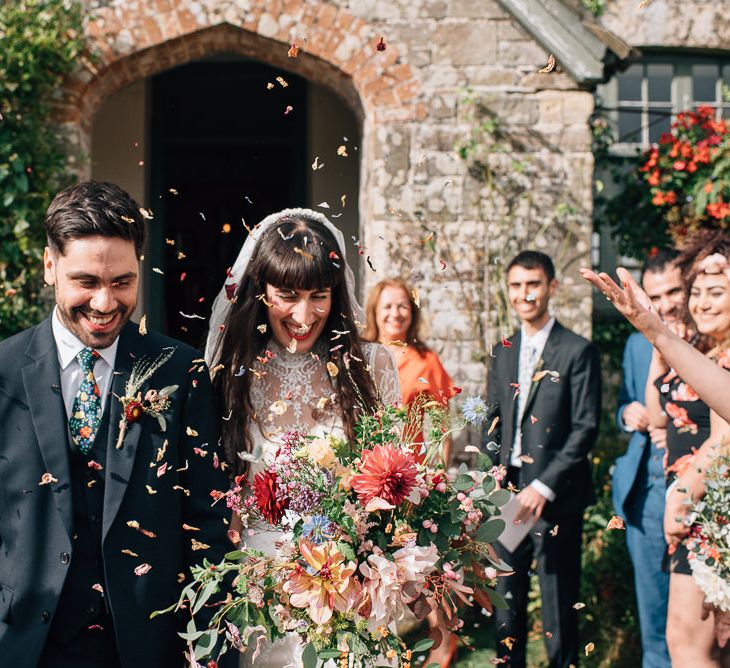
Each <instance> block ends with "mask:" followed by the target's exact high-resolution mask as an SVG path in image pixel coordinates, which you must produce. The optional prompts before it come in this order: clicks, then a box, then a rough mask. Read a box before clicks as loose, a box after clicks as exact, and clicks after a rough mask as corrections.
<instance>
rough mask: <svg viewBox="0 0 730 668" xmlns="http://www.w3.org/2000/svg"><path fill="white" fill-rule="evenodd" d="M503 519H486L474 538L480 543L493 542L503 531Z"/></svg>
mask: <svg viewBox="0 0 730 668" xmlns="http://www.w3.org/2000/svg"><path fill="white" fill-rule="evenodd" d="M505 526H507V525H506V524H505V521H504V520H502V519H499V518H497V519H492V520H487V521H486V522H484V524H482V525H481V526H480V527H479V528H478V529H477V532H476V539H477V540H478V541H480V542H482V543H493V542H494V541H495V540H497V538H499V536H500V535H501V534H502V532H503V531H504V528H505Z"/></svg>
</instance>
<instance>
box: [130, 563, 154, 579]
mask: <svg viewBox="0 0 730 668" xmlns="http://www.w3.org/2000/svg"><path fill="white" fill-rule="evenodd" d="M151 570H152V566H150V565H149V564H140V565H139V566H137V568H135V569H134V574H135V575H137V576H140V575H145V574H146V573H149V572H150V571H151Z"/></svg>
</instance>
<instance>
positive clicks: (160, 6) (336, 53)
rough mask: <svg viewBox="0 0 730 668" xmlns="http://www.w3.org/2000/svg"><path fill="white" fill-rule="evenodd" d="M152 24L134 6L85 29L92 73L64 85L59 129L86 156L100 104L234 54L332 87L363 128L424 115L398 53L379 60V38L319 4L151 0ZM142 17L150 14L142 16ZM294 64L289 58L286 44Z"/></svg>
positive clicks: (102, 13)
mask: <svg viewBox="0 0 730 668" xmlns="http://www.w3.org/2000/svg"><path fill="white" fill-rule="evenodd" d="M150 4H152V5H153V6H156V10H157V11H156V12H155V13H154V15H152V16H151V15H149V14H148V13H146V12H145V10H142V9H139V10H137V9H136V7H138V5H136V3H134V4H133V3H119V4H116V3H113V4H111V5H109V6H106V7H101V8H98V9H96V10H95V11H94V15H93V18H92V20H90V21H89V23H88V24H87V28H86V31H87V34H88V35H89V37H90V39H91V47H92V51H93V52H95V53H96V54H98V58H97V59H96V61H95V62H94V63H93V64H88V63H87V64H85V66H84V67H83V68H80V69H79V70H78V71H77V72H76V73H75V74H74V75H73V76H72V77H71V78H70V79H69V80H68V81H67V82H66V85H65V87H64V90H63V102H62V103H60V104H59V106H58V120H59V121H60V123H62V124H63V125H65V126H66V128H68V130H70V132H71V133H72V134H75V135H76V136H77V138H78V142H79V144H80V145H81V147H82V148H88V137H89V130H90V127H91V124H92V122H93V119H94V116H95V114H96V112H97V110H98V109H99V106H100V105H101V103H102V102H103V101H104V99H106V98H107V97H108V96H109V95H111V94H113V93H115V92H116V91H118V90H120V89H122V88H124V87H125V86H127V85H129V84H131V83H133V82H135V81H138V80H140V79H144V78H146V77H149V76H152V75H154V74H157V73H158V72H161V71H163V70H166V69H169V68H171V67H175V66H177V65H181V64H185V63H188V62H191V61H194V60H198V59H201V58H205V57H207V56H212V55H215V54H219V53H234V54H238V55H242V56H245V57H248V58H253V59H255V60H258V61H260V62H265V63H268V64H270V65H273V66H275V67H280V68H282V69H284V70H287V71H289V72H293V73H295V74H299V75H301V76H303V77H305V78H307V79H309V80H311V81H315V82H316V83H320V84H324V85H326V86H328V87H330V88H332V89H333V90H334V91H335V92H337V93H338V94H339V95H340V96H341V97H342V98H344V99H345V100H346V101H347V103H348V104H349V106H350V107H351V108H352V110H353V111H354V113H355V114H356V115H357V116H358V117H359V118H360V121H361V122H362V123H363V137H365V136H366V135H368V134H370V133H369V132H368V129H369V128H368V126H370V125H373V124H377V123H379V122H402V121H409V120H415V119H416V118H418V117H419V115H420V114H423V113H424V110H423V105H422V104H419V102H418V94H419V92H420V84H419V82H418V80H417V79H416V77H415V76H414V73H413V71H412V69H411V67H410V65H409V64H407V63H404V62H402V59H401V56H400V54H399V52H398V49H397V48H396V47H394V46H392V45H389V46H388V47H387V49H386V50H385V51H378V50H377V48H376V45H377V43H378V40H379V38H380V34H379V33H378V31H377V30H376V29H375V28H374V27H372V26H370V25H368V23H367V22H365V21H363V20H362V19H360V18H356V17H354V16H352V15H351V14H349V13H348V12H346V11H345V10H343V9H341V8H338V7H336V6H334V5H331V4H328V3H326V2H320V1H315V2H307V3H302V2H298V1H297V2H294V1H291V0H290V1H288V2H287V1H283V2H282V1H272V0H253V1H252V2H250V3H248V9H245V8H238V7H232V6H231V3H230V2H226V0H208V1H207V2H199V1H198V0H174V1H173V0H153V2H151V3H150ZM146 11H147V12H149V8H147V10H146ZM294 41H296V42H297V44H298V45H299V48H300V50H299V55H298V56H297V57H296V58H289V57H288V55H287V52H288V50H289V45H290V43H291V42H294Z"/></svg>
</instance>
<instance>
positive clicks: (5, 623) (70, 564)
mask: <svg viewBox="0 0 730 668" xmlns="http://www.w3.org/2000/svg"><path fill="white" fill-rule="evenodd" d="M171 346H172V347H176V350H175V353H174V355H173V356H172V358H171V359H170V360H169V361H168V362H167V363H165V364H164V365H163V366H162V367H160V368H159V369H158V371H156V372H155V374H154V375H153V376H152V378H151V379H150V381H149V382H148V383H146V384H145V385H144V386H143V387H142V394H143V395H144V393H145V392H146V390H147V389H150V388H154V389H158V390H159V389H161V388H162V387H164V386H166V385H173V384H174V385H178V386H179V388H178V390H177V391H176V392H175V394H174V395H173V396H172V406H171V408H170V413H169V416H168V417H169V419H168V421H167V430H166V431H165V432H162V431H161V430H160V426H159V424H158V423H157V421H156V420H155V419H154V418H152V417H150V416H143V418H142V419H140V420H139V421H137V422H134V423H133V424H131V425H130V427H129V429H128V431H127V435H126V438H125V439H124V444H123V447H122V448H121V449H117V448H116V447H115V444H116V437H117V433H118V424H119V419H120V416H121V410H122V407H121V402H119V401H118V400H117V399H115V398H114V397H113V396H112V397H110V399H109V403H108V404H107V405H108V406H109V418H108V440H107V441H105V442H104V446H105V448H106V456H105V457H103V462H104V468H103V470H102V474H103V475H104V478H103V485H104V491H103V498H102V499H101V500H100V502H99V504H100V505H103V509H102V516H101V517H100V518H97V521H99V520H100V521H101V525H100V526H98V527H97V528H96V529H95V535H91V536H90V537H91V538H92V539H93V538H95V536H98V538H99V540H100V541H101V542H100V543H99V544H97V547H96V549H98V551H99V552H100V555H101V560H102V561H101V564H93V563H91V566H92V567H95V568H98V567H99V566H101V567H102V568H103V571H100V576H101V577H103V591H104V598H105V601H106V606H107V607H108V608H109V613H108V616H109V617H110V618H111V619H110V621H111V622H112V623H113V628H114V633H115V636H116V645H117V649H118V656H117V657H116V658H114V659H112V660H110V661H108V660H106V659H102V657H99V659H100V660H99V661H96V660H93V661H85V662H83V663H81V662H69V661H65V660H64V659H62V658H61V657H60V655H59V653H58V652H57V651H56V650H55V649H53V648H51V651H50V652H47V654H48V656H47V660H45V659H44V661H45V663H44V664H43V665H52V666H54V668H55V666H68V665H73V666H74V668H79V667H80V666H84V667H85V666H91V665H93V666H95V667H96V666H104V667H105V668H106V667H107V666H110V665H114V664H116V663H118V665H121V666H122V668H131V667H132V666H134V668H161V667H165V668H166V667H168V666H169V667H170V668H175V666H180V665H182V663H183V658H182V653H183V649H184V643H183V642H182V640H181V639H180V638H179V637H178V635H177V632H178V631H180V630H182V629H183V628H184V625H185V621H186V620H185V617H184V616H178V615H173V614H166V615H161V616H159V617H156V618H154V619H150V613H151V612H153V611H155V610H161V609H163V608H165V607H167V606H169V605H170V604H171V603H173V602H174V601H175V600H176V599H177V598H178V596H179V593H180V588H181V587H182V585H181V584H180V579H182V576H185V578H186V579H187V580H188V581H189V579H190V566H192V565H194V564H197V563H202V561H203V558H204V557H207V558H208V559H210V560H211V561H213V562H218V561H220V559H221V558H222V556H223V554H224V553H225V552H226V551H227V549H228V547H229V544H228V541H227V539H226V525H225V524H224V520H225V519H227V516H228V511H227V510H226V509H225V507H224V506H223V505H221V504H218V505H216V506H214V507H211V498H210V492H211V490H213V489H217V490H223V489H225V488H226V487H227V486H228V479H227V477H226V475H225V474H224V473H223V472H222V471H221V469H220V468H219V467H216V466H215V465H214V463H213V456H214V453H215V452H216V451H217V450H218V412H217V410H216V407H215V404H214V400H213V392H212V388H211V386H210V381H209V379H208V372H207V369H206V368H205V365H204V364H202V363H201V362H200V361H196V360H198V358H199V357H200V354H199V353H198V352H197V351H195V350H193V349H192V348H190V347H189V346H186V345H184V344H182V343H180V342H179V341H175V340H174V339H169V338H167V337H163V336H161V335H159V334H156V333H154V332H150V333H149V334H147V335H146V336H141V335H140V334H139V331H138V327H137V326H136V325H134V324H133V323H128V324H127V325H126V326H125V327H124V329H123V330H122V332H121V334H120V337H119V348H118V349H117V356H116V364H115V371H114V377H113V382H112V387H111V390H110V392H111V393H112V394H116V395H118V396H119V395H123V394H124V387H125V383H126V381H127V379H128V378H129V375H130V373H131V371H132V366H133V363H134V361H135V360H140V359H142V358H145V357H155V356H156V355H158V354H159V352H160V351H161V350H163V349H165V348H168V347H171ZM60 383H61V380H60V371H59V363H58V355H57V350H56V345H55V342H54V339H53V334H52V332H51V323H50V320H49V319H46V320H45V321H44V322H42V323H41V324H40V325H38V326H37V327H33V328H31V329H28V330H26V331H24V332H21V333H20V334H17V335H15V336H13V337H11V338H9V339H7V340H5V341H3V342H2V343H0V657H2V658H1V659H0V664H2V665H3V666H35V665H37V664H38V662H39V660H40V657H41V653H42V652H43V650H44V645H46V644H47V642H49V636H50V637H51V639H53V635H52V634H49V629H51V628H52V627H57V626H58V625H59V624H61V625H66V622H67V621H68V620H66V619H62V617H63V616H64V615H65V614H69V613H68V611H69V610H72V611H73V606H69V605H66V606H59V601H60V600H61V599H62V598H63V596H62V593H65V592H66V591H67V590H66V587H67V580H69V579H73V578H70V576H69V572H70V571H71V570H72V569H73V568H74V566H75V565H78V563H79V560H81V561H82V562H83V561H84V559H86V560H87V561H89V557H88V552H89V550H88V549H87V550H86V551H84V549H83V548H84V545H81V544H80V543H81V542H82V539H83V535H81V533H80V532H79V530H78V527H77V526H75V524H76V522H77V520H78V519H79V510H83V508H82V509H79V508H75V507H74V503H75V501H78V500H79V499H80V498H82V497H81V496H80V495H79V494H76V493H75V491H74V484H73V483H74V482H75V481H74V480H72V478H71V476H72V471H74V470H75V469H74V466H73V461H72V456H71V455H72V453H71V452H70V449H69V445H68V441H67V423H68V418H67V415H66V410H65V408H64V404H63V398H62V395H61V385H60ZM105 420H106V417H105ZM100 433H101V432H100ZM100 438H101V437H100ZM196 449H200V450H197V451H196ZM201 450H204V451H205V452H206V453H207V456H205V457H203V456H201V455H199V454H198V452H200V451H201ZM82 468H83V467H82ZM86 468H88V465H87V466H86ZM46 473H50V474H51V475H52V476H53V478H54V480H53V481H52V482H51V483H50V484H45V485H39V482H40V481H41V478H42V476H43V475H44V474H46ZM101 485H102V482H99V487H100V486H101ZM83 487H84V486H82V488H83ZM99 487H97V489H99ZM82 493H83V489H82ZM91 519H92V520H93V516H91ZM135 523H138V526H140V527H141V528H143V529H145V530H146V531H148V532H152V534H149V535H145V534H143V533H141V532H140V531H138V530H137V529H136V528H135V526H137V525H136V524H135ZM184 524H188V525H191V526H192V527H195V528H196V529H198V530H196V531H192V530H190V531H186V530H185V528H184ZM87 533H88V532H87ZM87 537H88V536H87ZM193 539H195V540H196V541H198V543H197V544H196V543H193ZM87 542H88V541H87ZM87 547H88V546H87ZM92 547H93V545H92ZM91 552H92V553H93V550H91ZM143 563H144V564H148V565H149V566H151V570H150V571H149V573H142V574H140V575H137V574H136V573H135V569H136V568H137V567H139V566H140V565H141V564H143ZM81 565H82V566H84V563H82V564H81ZM86 565H88V564H86ZM178 574H181V575H180V576H179V575H178ZM179 578H180V579H179ZM77 579H78V578H77ZM98 600H99V601H101V595H99V597H98ZM71 602H73V601H71ZM56 613H58V616H59V618H58V619H55V617H56ZM57 630H58V631H59V633H58V634H57V635H59V636H60V637H65V635H68V634H65V633H64V632H63V631H64V629H63V628H58V629H57ZM112 642H113V639H112ZM72 644H73V643H72ZM116 653H117V652H113V654H116ZM231 654H232V653H231Z"/></svg>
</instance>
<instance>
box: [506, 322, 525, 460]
mask: <svg viewBox="0 0 730 668" xmlns="http://www.w3.org/2000/svg"><path fill="white" fill-rule="evenodd" d="M520 340H521V336H520V332H519V330H518V331H517V333H516V334H515V335H514V336H513V337H512V347H511V348H505V353H506V354H507V369H508V371H509V374H508V378H509V380H508V381H507V383H508V387H507V392H508V393H509V398H510V400H509V401H507V402H506V406H505V411H504V415H503V420H504V423H503V424H502V436H503V441H505V442H506V443H507V444H508V446H509V448H511V447H512V441H514V433H515V411H516V410H517V398H516V397H515V388H514V387H512V386H511V385H509V383H518V382H519V372H520V369H519V361H520V345H521V343H520ZM513 397H515V398H513Z"/></svg>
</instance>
